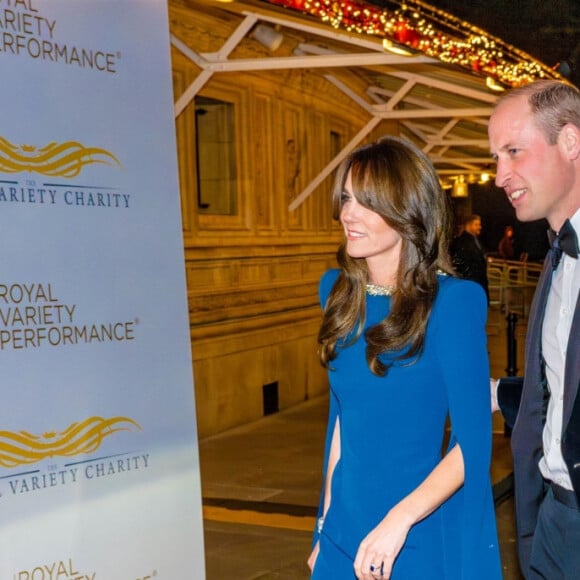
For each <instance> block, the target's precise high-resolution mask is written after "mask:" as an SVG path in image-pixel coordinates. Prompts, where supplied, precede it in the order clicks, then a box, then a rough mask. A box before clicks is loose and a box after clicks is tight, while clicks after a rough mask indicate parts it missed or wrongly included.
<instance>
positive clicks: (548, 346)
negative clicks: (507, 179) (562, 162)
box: [539, 210, 580, 490]
mask: <svg viewBox="0 0 580 580" xmlns="http://www.w3.org/2000/svg"><path fill="white" fill-rule="evenodd" d="M570 222H571V223H572V226H573V227H574V230H575V231H576V233H577V235H579V237H580V210H578V211H576V213H575V214H574V216H573V217H572V218H570ZM579 288H580V257H579V258H577V259H575V258H571V257H570V256H568V255H567V254H562V259H561V261H560V264H559V265H558V267H557V268H556V270H555V272H554V273H553V278H552V285H551V287H550V292H549V294H548V302H547V304H546V313H545V315H544V322H543V326H542V354H543V356H544V360H545V362H546V379H547V380H548V387H549V389H550V400H549V403H548V412H547V416H546V424H545V425H544V432H543V443H544V456H543V457H542V459H540V463H539V466H540V471H541V472H542V475H543V476H544V477H545V478H546V479H549V480H551V481H553V482H554V483H557V484H558V485H560V486H562V487H564V488H566V489H569V490H571V489H572V482H571V480H570V475H569V473H568V468H567V467H566V463H565V462H564V458H563V457H562V447H561V441H562V434H563V431H562V427H563V425H562V419H563V413H564V373H565V370H566V350H567V348H568V338H569V337H570V328H571V326H572V318H573V317H574V311H575V309H576V302H577V300H578V289H579ZM577 356H580V353H578V354H577Z"/></svg>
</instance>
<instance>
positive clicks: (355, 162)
mask: <svg viewBox="0 0 580 580" xmlns="http://www.w3.org/2000/svg"><path fill="white" fill-rule="evenodd" d="M333 209H334V217H335V218H336V219H339V220H340V222H341V223H342V226H343V228H344V241H343V243H342V244H341V246H340V248H339V250H338V255H337V258H338V264H339V268H338V269H333V270H329V271H327V272H326V273H325V274H324V275H323V276H322V279H321V282H320V288H319V294H320V301H321V305H322V307H323V319H322V323H321V327H320V331H319V335H318V341H319V344H320V350H319V353H320V359H321V362H322V364H323V365H324V366H325V367H326V368H327V369H328V376H329V380H330V406H329V421H328V429H327V438H326V445H325V454H324V466H323V471H324V484H323V490H322V496H321V501H320V508H319V514H318V515H319V517H318V523H317V527H316V530H315V533H314V538H313V551H312V553H311V555H310V558H309V559H308V564H309V566H310V569H311V571H312V579H314V580H353V578H354V577H355V576H356V578H358V579H359V580H373V579H375V580H376V579H380V578H392V579H394V580H409V579H411V578H429V580H460V579H463V580H497V579H499V578H501V565H500V559H499V550H498V542H497V531H496V525H495V513H494V506H493V499H492V492H491V483H490V476H489V468H490V458H491V416H490V412H489V366H488V358H487V348H486V342H487V336H486V332H485V323H486V316H487V304H486V301H485V295H484V293H483V291H482V289H481V288H480V287H479V286H478V285H477V284H475V283H473V282H471V281H466V280H461V279H458V278H455V277H453V276H451V275H448V274H446V272H451V271H452V265H451V263H450V260H449V257H448V253H447V247H448V237H449V229H450V228H449V226H450V224H449V216H450V215H451V211H450V208H449V205H448V201H447V198H446V196H445V194H444V193H443V191H442V189H441V187H440V185H439V180H438V177H437V174H436V172H435V170H434V168H433V165H432V164H431V162H430V161H429V159H428V158H427V157H426V156H425V154H423V153H422V152H421V151H420V150H419V149H418V148H417V147H416V146H414V145H413V144H411V143H410V142H408V141H406V140H404V139H401V138H397V137H385V138H383V139H381V140H380V141H378V142H376V143H374V144H371V145H366V146H363V147H360V148H359V149H357V150H355V151H354V152H353V153H351V154H350V155H349V156H348V157H347V158H346V159H345V160H344V161H343V162H342V164H341V166H340V167H339V169H338V173H337V176H336V181H335V186H334V191H333ZM458 353H460V355H458ZM448 417H449V420H450V425H451V433H450V436H449V439H448V443H447V445H446V447H445V449H446V450H445V451H442V448H443V445H442V443H443V440H444V438H445V426H446V419H447V418H448Z"/></svg>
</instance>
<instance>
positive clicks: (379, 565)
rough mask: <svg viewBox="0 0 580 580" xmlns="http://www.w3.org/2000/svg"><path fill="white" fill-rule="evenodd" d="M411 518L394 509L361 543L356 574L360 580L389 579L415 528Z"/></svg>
mask: <svg viewBox="0 0 580 580" xmlns="http://www.w3.org/2000/svg"><path fill="white" fill-rule="evenodd" d="M412 523H413V522H412V521H411V520H410V518H409V516H408V515H407V514H405V513H403V511H402V510H401V509H400V508H399V509H398V506H395V507H394V508H393V509H392V510H391V511H390V512H389V513H388V514H387V515H386V516H385V518H384V519H383V520H382V521H381V523H380V524H379V525H378V526H377V527H376V528H375V529H374V530H372V531H371V532H370V533H369V534H368V535H367V537H366V538H365V539H364V540H363V541H362V542H361V544H360V546H359V549H358V552H357V555H356V558H355V561H354V571H355V574H356V577H357V578H358V579H359V580H376V579H377V578H390V577H391V570H392V568H393V564H394V562H395V559H396V557H397V556H398V555H399V552H400V551H401V548H402V547H403V545H404V543H405V540H406V539H407V534H408V533H409V530H410V528H411V526H412Z"/></svg>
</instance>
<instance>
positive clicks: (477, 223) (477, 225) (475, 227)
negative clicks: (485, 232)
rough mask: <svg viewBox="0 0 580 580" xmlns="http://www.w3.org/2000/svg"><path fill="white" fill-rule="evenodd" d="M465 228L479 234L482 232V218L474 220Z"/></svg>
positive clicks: (473, 233) (471, 232) (474, 234)
mask: <svg viewBox="0 0 580 580" xmlns="http://www.w3.org/2000/svg"><path fill="white" fill-rule="evenodd" d="M465 229H466V230H467V231H468V232H469V233H470V234H472V235H473V236H479V234H481V220H480V219H476V220H473V221H472V222H470V223H469V224H467V225H466V227H465Z"/></svg>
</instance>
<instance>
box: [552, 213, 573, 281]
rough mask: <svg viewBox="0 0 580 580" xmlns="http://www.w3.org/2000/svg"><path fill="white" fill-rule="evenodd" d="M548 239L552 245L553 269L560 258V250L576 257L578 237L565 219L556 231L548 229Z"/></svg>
mask: <svg viewBox="0 0 580 580" xmlns="http://www.w3.org/2000/svg"><path fill="white" fill-rule="evenodd" d="M548 239H549V240H550V244H551V245H552V269H553V270H555V269H556V268H557V267H558V264H559V263H560V259H561V258H562V252H565V253H566V254H568V255H569V256H571V257H572V258H577V257H578V252H579V250H578V237H577V236H576V232H575V231H574V228H573V227H572V224H571V223H570V220H566V221H565V222H564V225H563V226H562V227H561V228H560V231H559V232H558V233H556V232H554V230H548Z"/></svg>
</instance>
